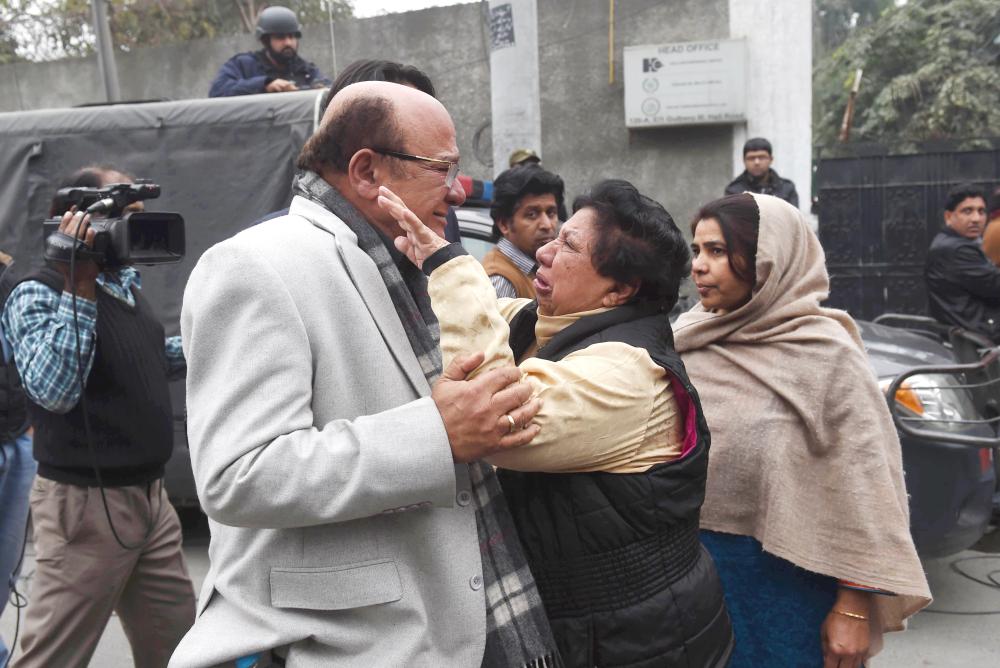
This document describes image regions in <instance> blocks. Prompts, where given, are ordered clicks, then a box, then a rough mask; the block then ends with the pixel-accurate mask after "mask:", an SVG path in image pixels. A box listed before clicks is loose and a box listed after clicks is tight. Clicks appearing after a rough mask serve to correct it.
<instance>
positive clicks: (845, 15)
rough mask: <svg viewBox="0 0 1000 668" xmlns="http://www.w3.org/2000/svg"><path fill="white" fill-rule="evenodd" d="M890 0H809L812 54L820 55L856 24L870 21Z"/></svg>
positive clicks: (825, 52)
mask: <svg viewBox="0 0 1000 668" xmlns="http://www.w3.org/2000/svg"><path fill="white" fill-rule="evenodd" d="M893 4H894V3H893V0H813V54H814V57H815V58H816V59H819V58H821V57H822V56H824V55H825V54H827V53H829V52H830V51H832V50H833V49H836V48H837V47H838V46H840V45H841V44H843V42H844V40H846V39H847V37H848V36H849V35H850V34H851V32H853V31H854V30H856V29H858V28H863V27H864V26H868V25H871V24H872V23H874V22H875V21H877V20H878V18H879V17H880V16H881V15H882V13H883V12H885V11H886V10H887V9H889V8H890V7H892V6H893Z"/></svg>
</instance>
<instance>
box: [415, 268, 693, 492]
mask: <svg viewBox="0 0 1000 668" xmlns="http://www.w3.org/2000/svg"><path fill="white" fill-rule="evenodd" d="M428 290H429V291H430V296H431V303H432V304H433V307H434V313H435V314H436V315H437V317H438V320H439V321H440V324H441V352H442V355H443V364H444V366H445V367H447V366H448V364H449V363H450V362H451V361H452V360H453V359H454V358H455V356H456V355H459V354H470V353H474V352H477V351H485V353H486V361H485V362H484V363H483V365H482V366H481V367H480V368H481V369H491V368H494V367H497V366H507V365H512V364H514V356H513V353H512V352H511V349H510V345H509V343H508V339H509V335H510V329H509V327H508V325H507V323H508V322H509V321H510V320H511V319H512V318H513V317H514V316H515V315H516V314H517V313H518V311H520V310H521V309H522V308H524V306H525V305H526V304H528V303H529V301H528V300H526V299H501V300H498V299H497V297H496V293H495V292H494V290H493V286H492V285H491V284H490V281H489V278H488V277H487V276H486V273H485V272H484V271H483V269H482V267H481V266H480V265H479V263H478V262H476V260H475V259H474V258H472V257H471V256H467V255H465V256H461V257H458V258H455V259H453V260H450V261H449V262H447V263H445V264H444V265H442V266H441V267H439V268H437V269H435V270H434V272H433V273H432V274H431V278H430V281H429V283H428ZM604 310H606V309H598V310H595V311H589V312H586V313H576V314H573V315H567V316H558V317H552V316H543V315H539V317H538V324H537V325H536V327H535V337H536V340H537V343H538V346H543V345H545V343H546V342H548V340H549V339H551V338H552V337H553V336H554V335H555V334H556V333H558V332H559V331H561V330H562V329H564V328H566V327H568V326H569V325H571V324H572V323H574V322H576V321H577V320H578V319H579V318H581V317H583V316H585V315H593V314H596V313H600V312H602V311H604ZM518 367H519V368H520V370H521V372H522V376H523V378H524V379H525V380H526V381H527V382H528V383H530V384H531V386H532V387H533V388H534V394H535V396H538V397H539V398H541V399H542V402H543V403H542V410H541V411H540V412H539V413H538V415H537V416H536V417H535V420H534V422H536V423H537V424H538V425H539V426H540V427H541V432H540V433H539V435H538V436H536V437H535V439H534V440H533V441H532V442H531V444H530V445H528V446H525V447H523V448H518V449H516V450H510V451H507V452H505V453H502V454H499V455H496V456H494V457H491V458H490V463H491V464H494V465H495V466H501V467H503V468H508V469H513V470H517V471H546V472H563V473H577V472H585V471H606V472H611V473H639V472H642V471H645V470H646V469H648V468H650V467H651V466H653V465H654V464H657V463H660V462H663V461H668V460H670V459H674V458H676V457H677V456H678V455H679V454H680V452H681V448H682V444H683V426H684V425H683V419H682V418H681V417H680V415H679V412H678V408H677V401H676V399H675V398H674V395H673V392H672V390H671V388H670V381H669V378H668V377H667V375H666V373H665V372H664V370H663V369H662V367H660V366H659V365H657V364H656V363H655V362H654V361H653V360H652V359H651V358H650V356H649V354H648V353H647V352H646V351H645V350H642V349H640V348H634V347H632V346H629V345H626V344H624V343H616V342H608V343H598V344H594V345H592V346H589V347H587V348H585V349H583V350H579V351H576V352H574V353H570V354H569V355H567V356H566V357H564V358H563V359H561V360H559V361H557V362H554V361H549V360H543V359H538V358H535V357H529V358H527V359H524V360H523V361H522V362H521V363H520V364H519V365H518Z"/></svg>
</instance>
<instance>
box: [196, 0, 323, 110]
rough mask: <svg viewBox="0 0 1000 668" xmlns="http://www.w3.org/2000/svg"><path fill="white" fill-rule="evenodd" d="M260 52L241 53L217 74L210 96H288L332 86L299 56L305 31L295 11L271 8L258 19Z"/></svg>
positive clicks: (312, 65) (227, 62)
mask: <svg viewBox="0 0 1000 668" xmlns="http://www.w3.org/2000/svg"><path fill="white" fill-rule="evenodd" d="M256 32H257V39H259V40H260V41H261V44H263V45H264V48H263V49H261V50H260V51H248V52H246V53H238V54H236V55H235V56H233V57H232V58H230V59H229V60H227V61H226V62H225V63H223V65H222V68H221V69H220V70H219V73H218V74H216V75H215V79H214V80H213V81H212V86H211V88H210V89H209V91H208V96H209V97H230V96H233V95H253V94H255V93H286V92H289V91H294V90H305V89H307V88H323V87H324V86H329V85H330V80H329V79H328V78H326V77H325V76H324V75H323V74H322V73H321V72H320V71H319V69H318V68H317V67H316V66H315V65H314V64H312V63H310V62H308V61H306V60H303V59H302V58H301V57H300V56H299V53H298V51H299V40H300V39H301V38H302V31H301V29H300V26H299V20H298V18H297V17H296V16H295V12H293V11H292V10H290V9H288V8H287V7H268V8H266V9H265V10H264V11H262V12H261V13H260V16H259V17H258V18H257V30H256Z"/></svg>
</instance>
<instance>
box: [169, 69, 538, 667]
mask: <svg viewBox="0 0 1000 668" xmlns="http://www.w3.org/2000/svg"><path fill="white" fill-rule="evenodd" d="M458 157H459V156H458V149H457V146H456V142H455V131H454V127H453V125H452V122H451V118H450V117H449V116H448V113H447V112H446V111H445V109H444V107H442V106H441V105H440V103H438V102H437V101H436V100H434V98H432V97H430V96H428V95H425V94H423V93H420V92H419V91H416V90H413V89H410V88H407V87H405V86H400V85H397V84H390V83H385V82H368V83H360V84H355V85H353V86H350V87H348V88H346V89H344V91H342V92H340V93H338V95H337V96H336V97H335V98H334V101H333V103H332V104H331V105H330V108H329V109H328V111H327V113H326V115H325V117H324V121H323V124H322V125H321V127H320V129H319V130H318V131H317V133H316V135H314V136H313V138H311V139H310V141H309V142H308V143H307V145H306V147H305V148H304V149H303V153H302V155H301V156H300V159H299V166H300V168H302V169H303V170H304V171H302V172H300V175H299V184H298V187H297V195H296V197H295V198H294V199H293V201H292V204H291V208H290V211H289V214H288V215H287V216H283V217H280V218H275V219H272V220H269V221H267V222H264V223H262V224H260V225H257V226H254V227H252V228H250V229H248V230H246V231H244V232H242V233H240V234H238V235H237V236H235V237H233V238H231V239H228V240H226V241H224V242H222V243H220V244H218V245H216V246H214V247H213V248H211V249H210V250H208V251H207V252H206V253H205V254H204V255H203V256H202V258H201V259H200V260H199V262H198V265H197V266H196V267H195V269H194V271H193V273H192V274H191V278H190V280H189V282H188V285H187V289H186V291H185V295H184V306H183V310H182V315H181V329H182V334H183V339H184V348H185V354H186V357H187V363H188V376H187V392H188V394H187V399H188V432H189V438H190V445H191V457H192V465H193V468H194V473H195V480H196V484H197V488H198V494H199V498H200V500H201V503H202V506H203V508H204V510H205V512H206V513H207V515H208V517H209V523H210V526H211V531H212V538H211V545H210V547H209V557H210V559H211V566H210V569H209V572H208V576H207V578H206V580H205V584H204V587H203V589H202V592H201V596H200V600H199V603H198V618H197V620H196V622H195V624H194V627H193V628H192V629H191V631H190V632H189V633H188V635H187V636H186V637H185V638H184V639H183V641H182V642H181V644H180V646H179V647H178V649H177V651H176V652H175V654H174V656H173V658H172V659H171V662H170V666H171V667H172V668H201V667H207V666H233V665H235V663H234V662H235V661H236V660H237V659H240V658H242V657H253V659H251V660H256V661H257V663H256V664H252V665H260V666H266V665H271V664H270V661H275V662H276V663H277V664H278V665H286V666H288V667H289V668H300V667H302V668H304V667H312V666H317V667H318V666H358V667H363V668H376V667H382V666H470V667H475V666H480V665H491V666H498V665H523V664H526V663H528V662H529V661H531V660H534V659H536V658H544V657H545V656H549V658H551V655H550V654H548V655H547V654H546V652H547V651H548V649H549V645H548V639H547V637H546V634H547V632H548V631H547V626H546V625H545V623H544V621H543V622H542V623H541V624H540V627H539V629H540V630H539V631H538V634H537V638H539V639H540V640H539V641H538V643H537V645H538V647H539V649H537V650H535V649H532V650H530V652H531V653H530V654H529V655H527V656H519V655H515V654H511V653H510V652H511V651H512V649H511V647H512V646H513V644H516V643H509V642H506V641H504V642H501V641H500V640H496V641H495V642H494V643H493V647H492V648H491V642H490V641H489V638H491V637H494V636H491V633H492V632H493V631H495V629H496V627H498V626H500V627H502V626H504V625H506V624H508V620H507V617H502V616H498V615H496V613H495V611H494V610H492V609H491V607H496V605H495V604H492V603H491V604H488V602H490V601H491V600H492V599H491V598H490V597H491V593H490V592H489V591H487V590H495V589H496V588H497V587H503V586H505V585H504V583H502V582H497V581H496V580H497V578H496V577H493V578H492V579H491V577H488V575H489V574H491V573H493V571H492V570H491V569H493V568H494V566H495V564H493V561H495V560H493V557H495V556H496V552H495V550H494V545H493V543H494V542H498V543H500V544H501V545H504V544H505V545H506V547H507V548H509V550H510V552H509V553H508V554H507V555H506V556H504V558H507V557H510V556H511V555H513V557H514V561H513V562H512V563H514V564H515V568H514V569H511V570H516V573H514V574H512V575H510V577H514V575H516V576H518V577H520V578H521V581H520V583H519V584H518V585H517V589H518V591H514V592H507V594H506V595H507V596H508V598H509V601H507V603H510V605H508V606H507V608H509V612H510V614H511V615H513V616H515V617H518V616H519V617H520V620H519V622H518V623H519V624H521V623H522V622H523V623H524V624H525V625H528V624H530V623H533V622H534V617H533V616H530V615H526V614H522V613H520V612H519V609H520V608H526V609H527V608H534V609H535V610H540V599H538V598H537V596H536V595H537V592H536V591H535V590H534V583H533V581H532V580H531V578H530V573H529V572H528V571H527V567H524V568H523V569H520V568H517V566H516V565H517V564H519V563H520V562H518V561H517V556H518V551H519V549H520V544H519V543H518V542H517V538H516V535H512V533H511V532H509V531H507V529H506V528H505V527H506V524H505V520H504V519H503V515H502V514H500V515H496V514H493V515H491V514H490V506H489V502H490V500H491V499H490V498H488V497H489V496H490V494H492V492H491V491H490V490H492V489H494V488H493V487H490V486H489V485H487V484H486V483H488V482H489V476H491V475H492V470H490V469H489V468H488V467H485V466H484V465H482V464H479V463H478V460H480V459H481V458H482V457H483V456H484V455H486V454H489V453H491V452H495V451H497V450H499V449H502V448H511V447H520V446H523V445H525V444H527V443H529V442H530V441H531V439H532V438H533V437H534V435H535V434H536V433H537V429H538V427H537V426H536V425H534V424H531V419H532V418H533V416H534V414H535V413H537V411H538V407H539V404H538V401H537V400H534V399H530V388H529V387H528V386H527V385H526V384H523V383H521V382H519V373H518V372H517V370H516V369H514V368H513V367H511V368H507V369H498V370H496V371H494V372H491V373H488V374H485V375H483V376H480V377H476V378H475V379H473V380H466V378H465V377H466V374H467V373H468V372H469V371H471V370H472V369H473V368H475V366H476V365H477V364H478V363H479V362H480V361H481V356H472V357H470V358H468V359H467V360H465V361H464V362H463V363H458V364H455V365H453V366H452V367H450V368H448V369H445V370H443V373H441V369H440V351H439V349H438V348H437V342H436V338H434V335H435V334H436V320H435V319H434V317H433V313H432V312H430V308H429V298H428V297H427V295H426V283H421V280H425V279H423V276H422V275H420V274H419V272H416V274H414V272H413V271H412V270H413V269H414V268H413V267H412V265H409V264H408V263H407V262H406V260H405V259H401V256H400V255H398V253H397V252H395V249H394V248H393V247H392V242H391V239H393V238H394V237H397V236H399V235H401V233H402V232H401V230H400V229H399V228H398V226H397V224H396V222H395V221H394V220H393V219H392V217H391V216H390V215H389V214H387V213H385V212H384V211H382V209H381V208H380V207H379V206H378V204H377V197H378V188H379V186H381V185H386V186H388V187H390V188H392V189H393V190H394V191H395V192H396V193H397V194H399V195H400V196H401V197H402V198H403V199H404V201H406V203H407V204H408V206H409V207H410V208H411V209H412V210H413V211H414V212H416V213H417V214H418V215H420V216H421V217H422V219H423V220H425V221H426V222H427V224H428V225H431V226H432V227H433V228H435V229H437V230H438V231H439V232H440V233H442V235H443V229H444V224H445V215H446V214H447V209H448V207H449V206H458V205H460V204H461V203H462V202H463V201H464V199H465V196H464V193H463V192H462V190H461V186H460V185H459V184H458V183H457V182H456V181H455V173H456V172H457V162H458ZM452 165H454V167H453V166H452ZM422 286H423V287H422ZM435 356H436V357H435ZM435 364H437V367H435ZM439 374H440V378H439V379H438V375H439ZM470 463H471V464H470ZM484 478H485V483H484ZM495 489H499V488H498V487H497V488H495ZM494 500H495V501H496V500H497V499H494ZM500 500H502V499H500ZM503 510H505V506H504V507H503ZM481 517H486V518H490V517H493V518H494V519H496V518H497V517H499V518H500V522H499V524H498V525H497V526H499V527H500V529H499V530H496V531H494V530H493V529H491V528H490V527H483V526H478V525H479V524H481V523H482V519H481ZM487 521H492V520H489V519H487ZM491 526H492V525H491ZM484 537H485V540H484ZM487 557H490V559H487ZM488 561H490V563H487V562H488ZM499 579H500V580H504V581H506V580H507V579H508V575H507V574H504V573H502V572H501V575H500V578H499ZM522 588H523V589H524V590H525V591H526V592H527V594H522V593H521V591H520V590H521V589H522ZM492 595H494V596H495V592H494V594H492ZM525 596H527V597H528V598H524V597H525ZM504 615H507V612H506V609H505V612H504ZM542 619H543V620H544V614H542ZM529 635H530V634H529ZM531 642H532V639H529V645H530V644H531ZM504 652H508V653H507V654H505V653H504ZM281 661H284V664H281V663H280V662H281ZM538 665H542V664H541V663H540V662H539V663H538Z"/></svg>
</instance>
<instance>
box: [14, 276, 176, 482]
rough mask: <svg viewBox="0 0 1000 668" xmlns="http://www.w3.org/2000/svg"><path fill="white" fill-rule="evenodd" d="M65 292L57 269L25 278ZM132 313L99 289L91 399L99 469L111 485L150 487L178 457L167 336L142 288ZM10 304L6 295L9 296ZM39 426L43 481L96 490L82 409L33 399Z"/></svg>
mask: <svg viewBox="0 0 1000 668" xmlns="http://www.w3.org/2000/svg"><path fill="white" fill-rule="evenodd" d="M29 280H33V281H39V282H41V283H44V284H45V285H47V286H48V287H50V288H52V289H53V290H57V291H59V292H62V289H63V278H62V275H61V274H59V273H58V272H57V271H55V270H53V269H49V268H45V269H40V270H38V271H36V272H33V273H31V274H29V275H26V276H23V277H21V278H20V279H19V280H18V282H21V281H29ZM132 295H133V296H134V297H135V307H130V306H129V305H128V304H125V303H124V302H122V301H121V300H119V299H116V298H114V297H112V296H111V295H109V294H108V293H107V292H105V291H104V290H101V289H98V290H97V342H96V350H95V351H94V362H93V365H92V367H91V369H90V374H89V375H88V376H87V381H86V385H85V388H84V394H85V396H86V399H87V411H88V414H87V415H88V418H89V421H90V431H91V437H92V442H93V448H94V456H95V458H96V463H97V466H98V468H99V469H100V472H101V481H102V482H103V484H104V485H105V486H110V487H116V486H124V485H138V484H142V483H147V482H151V481H153V480H156V479H157V478H160V477H162V476H163V470H164V465H165V464H166V462H167V460H168V459H170V455H171V453H172V451H173V422H172V416H173V410H172V408H171V403H170V393H169V388H168V385H167V356H166V350H165V347H164V340H165V339H164V330H163V326H162V325H161V324H160V323H159V321H158V320H157V319H156V317H155V316H154V315H153V311H152V309H151V307H150V306H149V303H148V302H147V301H146V299H145V298H144V297H143V296H142V293H141V292H140V291H139V290H133V291H132ZM3 299H4V302H6V295H4V297H3ZM28 412H29V416H30V419H31V424H32V426H33V427H34V428H35V433H34V438H33V447H34V456H35V459H36V460H37V461H38V474H39V475H40V476H42V477H43V478H48V479H50V480H56V481H58V482H64V483H69V484H73V485H82V486H96V485H97V476H96V475H95V473H94V467H93V465H92V458H91V456H90V453H89V451H88V445H87V438H86V432H85V430H84V422H83V407H82V403H81V402H78V403H77V405H76V406H74V407H73V409H72V410H70V411H69V412H68V413H65V414H59V413H53V412H51V411H48V410H46V409H44V408H42V407H41V406H39V405H38V404H36V403H34V402H31V401H29V402H28Z"/></svg>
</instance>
